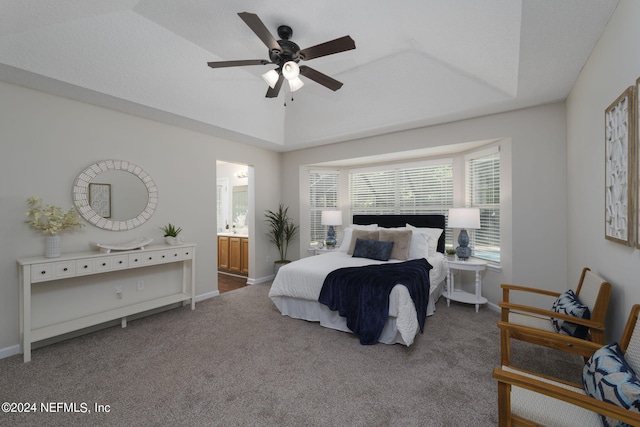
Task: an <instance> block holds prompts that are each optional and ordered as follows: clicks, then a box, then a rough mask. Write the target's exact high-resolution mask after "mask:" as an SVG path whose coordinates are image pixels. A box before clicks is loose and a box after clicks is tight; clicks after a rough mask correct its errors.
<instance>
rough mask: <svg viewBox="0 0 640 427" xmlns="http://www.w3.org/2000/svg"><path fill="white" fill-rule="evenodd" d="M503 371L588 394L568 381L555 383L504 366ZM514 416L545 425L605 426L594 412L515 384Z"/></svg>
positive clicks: (570, 426) (512, 400)
mask: <svg viewBox="0 0 640 427" xmlns="http://www.w3.org/2000/svg"><path fill="white" fill-rule="evenodd" d="M502 369H503V370H505V371H508V372H513V373H515V374H518V375H524V376H525V377H529V378H532V379H534V380H538V381H542V382H544V383H547V384H552V385H555V386H558V387H561V388H564V389H567V390H569V391H572V392H574V393H581V394H585V392H584V389H582V388H578V387H573V386H571V385H568V384H566V383H564V382H558V381H552V380H551V379H549V378H547V377H541V376H537V375H534V374H533V373H531V372H525V371H521V370H519V369H516V368H513V367H511V366H503V367H502ZM511 413H512V414H513V415H517V416H520V417H523V418H525V419H527V420H530V421H533V422H536V423H538V424H540V425H543V426H557V427H575V426H580V427H601V426H602V423H601V422H600V417H599V415H598V414H597V413H595V412H593V411H589V410H587V409H584V408H581V407H579V406H576V405H573V404H571V403H568V402H565V401H563V400H560V399H556V398H553V397H551V396H547V395H544V394H541V393H537V392H535V391H531V390H529V389H526V388H523V387H518V386H515V385H514V386H512V387H511Z"/></svg>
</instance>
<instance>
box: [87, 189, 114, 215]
mask: <svg viewBox="0 0 640 427" xmlns="http://www.w3.org/2000/svg"><path fill="white" fill-rule="evenodd" d="M89 206H91V209H93V210H94V211H96V212H97V213H98V215H100V216H101V217H102V218H111V184H95V183H92V184H89Z"/></svg>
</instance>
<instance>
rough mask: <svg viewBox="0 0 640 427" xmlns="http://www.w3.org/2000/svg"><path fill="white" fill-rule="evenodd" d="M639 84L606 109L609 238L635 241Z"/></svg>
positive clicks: (606, 224)
mask: <svg viewBox="0 0 640 427" xmlns="http://www.w3.org/2000/svg"><path fill="white" fill-rule="evenodd" d="M634 93H635V86H630V87H629V88H627V89H626V90H625V91H624V92H623V93H622V94H621V95H620V96H619V97H618V99H616V100H615V101H614V102H613V103H612V104H611V105H610V106H609V107H608V108H607V109H606V110H605V238H606V239H608V240H612V241H615V242H618V243H622V244H625V245H629V246H632V245H633V244H634V241H635V228H636V227H635V212H634V203H633V201H634V198H635V186H634V185H635V182H636V178H635V170H636V165H635V143H636V140H635V131H634V130H635V125H636V123H635V120H636V117H635V97H634Z"/></svg>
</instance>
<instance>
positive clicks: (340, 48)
mask: <svg viewBox="0 0 640 427" xmlns="http://www.w3.org/2000/svg"><path fill="white" fill-rule="evenodd" d="M355 48H356V42H354V41H353V39H352V38H351V37H350V36H344V37H340V38H339V39H335V40H331V41H328V42H325V43H321V44H317V45H315V46H311V47H308V48H306V49H302V50H301V51H300V52H298V55H300V56H301V57H302V59H304V60H305V61H308V60H310V59H313V58H319V57H321V56H327V55H332V54H334V53H339V52H344V51H345V50H351V49H355Z"/></svg>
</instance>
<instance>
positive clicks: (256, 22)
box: [238, 12, 282, 52]
mask: <svg viewBox="0 0 640 427" xmlns="http://www.w3.org/2000/svg"><path fill="white" fill-rule="evenodd" d="M238 16H239V17H240V18H242V20H243V21H244V22H245V24H247V25H248V26H249V28H251V31H253V32H254V33H256V36H258V37H259V38H260V40H262V43H264V44H265V45H267V47H268V48H269V50H277V51H279V52H282V48H281V47H280V45H279V44H278V41H277V40H276V39H275V38H274V37H273V35H272V34H271V33H270V32H269V30H268V29H267V27H266V26H265V25H264V23H263V22H262V20H261V19H260V18H259V17H258V15H256V14H255V13H249V12H240V13H238Z"/></svg>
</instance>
